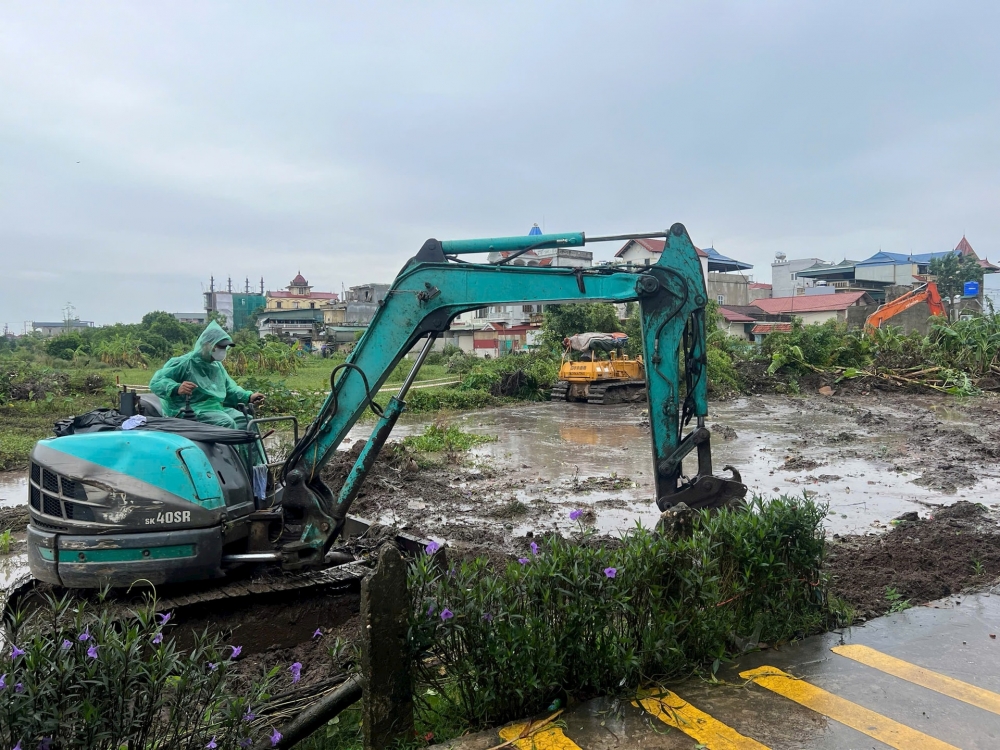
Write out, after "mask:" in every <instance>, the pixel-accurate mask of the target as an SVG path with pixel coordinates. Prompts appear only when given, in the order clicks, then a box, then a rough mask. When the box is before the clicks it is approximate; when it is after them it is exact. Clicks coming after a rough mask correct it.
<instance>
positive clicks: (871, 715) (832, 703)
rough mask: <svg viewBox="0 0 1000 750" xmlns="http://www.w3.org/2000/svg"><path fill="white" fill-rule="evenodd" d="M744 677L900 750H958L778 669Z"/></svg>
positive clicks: (755, 672)
mask: <svg viewBox="0 0 1000 750" xmlns="http://www.w3.org/2000/svg"><path fill="white" fill-rule="evenodd" d="M740 677H742V678H743V679H745V680H753V681H754V682H756V683H757V684H758V685H760V686H761V687H763V688H767V689H768V690H770V691H771V692H774V693H777V694H778V695H782V696H784V697H785V698H788V699H789V700H793V701H795V702H796V703H798V704H799V705H802V706H805V707H806V708H811V709H812V710H813V711H816V712H817V713H821V714H823V715H824V716H827V717H829V718H831V719H833V720H834V721H839V722H840V723H841V724H846V725H847V726H849V727H851V728H852V729H857V730H858V731H859V732H863V733H864V734H867V735H868V736H869V737H874V738H875V739H876V740H879V741H880V742H884V743H885V744H887V745H889V746H890V747H894V748H897V750H958V748H956V747H955V746H954V745H949V744H948V743H947V742H942V741H941V740H939V739H936V738H934V737H931V736H930V735H929V734H924V733H923V732H918V731H917V730H916V729H910V727H908V726H906V725H905V724H900V723H899V722H898V721H893V720H892V719H890V718H888V717H887V716H882V714H877V713H875V712H874V711H869V710H868V709H867V708H865V707H864V706H859V705H858V704H857V703H852V702H851V701H849V700H847V699H846V698H841V697H840V696H838V695H834V694H833V693H828V692H827V691H826V690H823V689H821V688H818V687H816V686H815V685H810V684H809V683H808V682H805V681H804V680H797V679H795V678H794V677H792V676H791V675H788V674H785V673H784V672H782V671H781V670H780V669H776V668H775V667H760V668H759V669H751V670H749V671H747V672H740Z"/></svg>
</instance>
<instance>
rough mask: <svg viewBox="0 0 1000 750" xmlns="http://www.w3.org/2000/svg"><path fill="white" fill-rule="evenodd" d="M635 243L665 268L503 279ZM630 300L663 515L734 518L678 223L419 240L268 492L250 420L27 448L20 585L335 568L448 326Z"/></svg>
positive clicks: (551, 271) (691, 261)
mask: <svg viewBox="0 0 1000 750" xmlns="http://www.w3.org/2000/svg"><path fill="white" fill-rule="evenodd" d="M643 237H660V238H665V239H666V247H665V249H664V251H663V254H662V255H661V256H660V259H659V261H658V262H657V263H656V264H654V265H652V266H648V267H641V268H631V267H596V268H545V267H531V266H517V265H512V264H511V261H513V260H514V259H516V258H517V257H519V256H521V255H523V254H525V253H527V252H529V251H530V250H538V249H543V248H561V247H567V248H569V247H580V246H582V245H584V244H589V243H592V242H600V241H621V240H626V239H634V238H643ZM499 251H503V252H502V253H501V254H502V255H503V256H504V257H503V258H502V259H501V260H500V261H498V262H496V263H491V264H486V263H474V262H469V261H467V260H465V259H463V257H462V256H468V255H474V254H480V255H484V254H488V253H494V252H499ZM633 301H637V302H638V304H639V308H640V311H641V319H642V336H643V352H644V356H643V361H644V364H645V380H646V393H647V399H648V404H649V421H650V429H651V433H652V434H651V437H652V445H653V463H654V468H655V484H656V502H657V504H658V506H659V507H660V509H661V510H665V509H668V508H670V507H672V506H674V505H676V504H678V503H681V502H683V503H686V504H687V505H688V506H689V507H691V508H695V509H701V508H717V507H722V506H725V505H732V504H739V503H740V501H741V500H742V498H743V497H744V496H745V495H746V491H747V488H746V486H745V485H744V484H743V483H742V481H741V480H740V476H739V474H738V473H737V472H736V470H735V469H732V468H731V467H726V468H727V469H729V470H730V471H731V472H732V478H723V477H719V476H716V475H714V474H713V473H712V453H711V447H710V433H709V431H708V429H707V428H706V426H705V417H706V415H707V413H708V404H707V396H706V393H707V382H706V381H707V370H706V360H705V355H706V352H705V304H706V293H705V282H704V278H703V276H702V270H701V264H700V262H699V260H698V256H697V254H696V252H695V249H694V246H693V245H692V243H691V239H690V238H689V237H688V233H687V230H685V228H684V227H683V226H682V225H681V224H675V225H674V226H673V227H672V228H671V229H670V230H669V231H667V232H658V233H652V234H633V235H617V236H611V237H586V236H585V235H584V234H583V233H582V232H581V233H566V234H542V235H534V236H531V235H529V236H521V237H499V238H492V239H474V240H456V241H438V240H434V239H431V240H427V242H425V243H424V245H423V247H421V248H420V251H419V252H418V253H417V254H416V255H415V256H414V257H413V258H411V259H410V260H409V261H408V262H407V263H406V265H405V266H404V267H403V269H402V270H401V271H400V272H399V275H398V276H397V277H396V279H395V281H394V282H393V284H392V286H391V288H390V289H389V292H388V294H387V296H386V298H385V301H384V302H383V303H382V304H381V305H380V307H379V309H378V311H377V312H376V314H375V316H374V318H373V320H372V322H371V325H370V326H369V327H368V330H367V331H366V332H365V334H364V336H363V337H362V338H361V339H360V340H359V341H358V342H357V344H356V345H355V348H354V350H353V351H352V352H351V354H350V356H349V358H348V359H347V361H346V362H345V363H343V364H340V365H338V366H337V367H335V368H333V371H332V373H331V375H330V386H331V387H330V393H329V394H328V396H327V398H326V400H325V402H324V403H323V405H322V407H321V408H320V410H319V413H318V414H317V415H316V417H315V419H314V420H313V422H312V423H311V424H310V425H309V426H308V428H306V429H305V430H304V431H303V434H302V436H301V438H298V439H297V440H296V442H295V445H294V448H293V449H292V450H291V451H290V453H289V455H288V456H287V458H286V459H285V460H284V461H283V462H281V463H280V464H279V463H278V462H275V463H274V464H272V465H271V469H272V470H270V471H268V472H267V476H266V477H265V476H263V472H262V471H260V470H261V469H262V468H265V467H267V466H268V463H267V457H266V453H265V450H264V442H263V440H262V434H261V427H262V426H265V425H266V423H269V422H273V421H276V420H280V419H292V418H291V417H268V418H265V419H251V420H250V422H249V425H248V427H247V429H246V430H226V429H223V428H217V427H212V426H210V425H203V424H201V423H197V422H193V421H189V420H185V419H174V418H163V417H162V416H159V414H160V412H159V410H158V409H157V405H156V399H155V397H150V396H142V398H141V399H140V403H139V404H138V405H137V407H138V409H139V410H140V411H141V412H142V413H143V415H144V416H145V417H146V419H145V424H139V425H138V426H135V427H134V429H122V425H121V424H120V423H118V422H116V421H115V420H111V422H110V424H109V423H108V420H102V419H94V420H89V421H88V420H83V421H81V420H80V418H77V420H76V421H75V424H77V426H78V429H75V430H73V431H72V432H71V434H65V433H64V434H62V436H59V437H53V438H49V439H45V440H41V441H39V442H38V444H37V445H36V446H35V448H34V450H33V452H32V455H31V465H30V468H29V477H28V480H29V481H28V492H29V498H28V500H29V509H30V515H31V521H30V524H29V526H28V533H27V541H28V562H29V566H30V570H31V573H32V575H33V576H34V578H35V579H38V580H40V581H43V582H46V583H49V584H54V585H57V586H63V587H68V588H76V589H94V588H99V587H104V586H111V587H126V586H130V585H131V584H133V582H135V581H140V580H142V581H146V582H148V583H151V584H154V585H161V584H172V583H179V582H190V581H197V580H209V579H218V578H224V577H226V576H227V575H229V574H230V573H231V571H233V570H234V569H238V568H240V567H241V566H242V567H243V568H244V569H245V567H246V566H247V565H248V564H261V563H265V564H270V565H273V566H280V570H281V571H282V572H283V573H285V572H303V571H309V570H315V569H319V568H323V566H329V565H330V562H329V558H328V553H329V552H330V550H331V547H332V546H333V544H334V542H335V540H337V538H338V537H339V536H340V535H342V534H343V535H348V534H350V533H351V532H352V528H353V530H354V531H357V524H358V522H357V520H356V519H352V517H351V516H350V515H348V511H349V510H350V508H351V503H352V501H353V500H354V498H355V497H357V495H358V491H359V489H360V488H361V486H362V484H363V482H364V481H365V477H366V475H367V474H368V472H369V471H370V469H371V468H372V465H373V463H374V462H375V459H376V457H377V456H378V454H379V451H380V449H381V448H382V446H383V445H384V443H385V441H386V439H387V438H388V437H389V434H390V432H391V431H392V429H393V425H394V424H395V423H396V420H397V419H398V418H399V415H400V414H401V413H402V411H403V409H404V407H405V398H406V394H407V391H408V390H409V388H410V386H411V385H412V384H413V382H414V380H415V378H416V376H417V372H418V371H419V369H420V366H421V364H422V363H423V361H424V359H425V358H426V357H427V355H428V354H429V353H430V351H431V347H432V346H433V344H434V340H435V338H436V337H437V336H439V335H440V334H441V333H443V332H444V331H446V330H447V329H448V326H449V324H450V323H451V321H452V320H453V319H454V318H455V317H456V316H457V315H459V314H461V313H463V312H467V311H471V310H475V309H478V308H482V307H486V306H488V305H512V304H521V303H523V302H524V303H526V302H534V303H538V302H541V303H543V304H558V303H581V302H613V303H620V302H633ZM421 340H422V341H423V343H422V344H421ZM416 347H420V352H419V354H418V355H417V357H416V359H415V362H414V364H413V368H412V370H411V371H410V373H409V375H408V376H407V378H406V380H405V381H404V382H403V384H402V387H401V388H400V389H399V392H398V393H397V395H396V396H394V397H393V398H391V399H390V400H389V402H388V404H387V405H386V406H385V407H380V406H379V405H378V404H377V403H376V402H375V401H374V398H373V397H374V395H375V393H376V392H377V391H378V389H379V387H380V386H381V385H382V384H383V383H384V382H385V381H386V379H387V377H388V376H389V374H390V373H391V372H392V371H393V368H394V367H395V366H396V365H397V364H398V363H399V362H400V361H401V360H402V359H403V358H404V356H405V355H406V354H407V353H408V352H410V351H411V350H412V349H414V348H416ZM367 408H371V409H372V410H373V411H374V412H376V414H377V415H378V421H377V423H376V424H375V426H374V429H373V430H372V433H371V437H369V438H368V440H367V442H366V444H365V445H364V446H363V448H362V450H361V452H360V454H358V456H357V460H356V462H355V463H354V465H353V467H352V468H351V470H350V472H349V473H348V475H347V478H346V480H345V481H344V483H343V485H342V486H341V487H328V486H327V485H326V484H325V483H324V482H323V480H322V479H321V477H320V470H321V468H322V467H323V465H324V464H325V463H326V462H327V461H328V460H329V459H330V458H331V457H332V456H333V455H334V453H335V451H336V450H337V447H338V446H339V445H340V444H341V442H342V441H343V440H344V438H345V437H346V436H347V433H348V431H349V430H350V429H351V427H353V426H354V425H355V424H356V423H357V421H358V419H359V418H360V417H361V415H362V414H363V413H364V411H365V409H367ZM692 420H693V421H694V424H693V425H692V424H691V423H692ZM138 421H139V422H141V421H142V420H138ZM128 426H129V427H133V425H131V424H130V425H128ZM296 432H297V427H296ZM692 453H693V454H695V455H696V457H697V468H696V470H695V471H694V473H690V474H689V475H685V474H684V471H683V464H684V459H685V457H687V456H689V455H690V454H692ZM352 524H354V526H353V527H352Z"/></svg>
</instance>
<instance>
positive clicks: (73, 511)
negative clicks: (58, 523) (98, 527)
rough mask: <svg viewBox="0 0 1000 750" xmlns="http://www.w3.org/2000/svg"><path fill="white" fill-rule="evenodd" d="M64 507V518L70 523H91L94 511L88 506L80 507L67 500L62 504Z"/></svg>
mask: <svg viewBox="0 0 1000 750" xmlns="http://www.w3.org/2000/svg"><path fill="white" fill-rule="evenodd" d="M63 505H65V507H66V518H68V519H70V520H71V521H93V520H94V509H93V508H91V507H90V506H89V505H80V504H79V503H72V502H70V501H69V500H67V501H66V502H65V503H63Z"/></svg>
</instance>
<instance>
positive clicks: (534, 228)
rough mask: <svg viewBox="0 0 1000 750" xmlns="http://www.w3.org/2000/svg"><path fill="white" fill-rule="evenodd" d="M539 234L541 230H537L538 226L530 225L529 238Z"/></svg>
mask: <svg viewBox="0 0 1000 750" xmlns="http://www.w3.org/2000/svg"><path fill="white" fill-rule="evenodd" d="M541 233H542V230H541V229H539V228H538V224H532V225H531V231H530V232H528V236H529V237H531V236H533V235H536V234H541Z"/></svg>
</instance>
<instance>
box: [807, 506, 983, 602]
mask: <svg viewBox="0 0 1000 750" xmlns="http://www.w3.org/2000/svg"><path fill="white" fill-rule="evenodd" d="M826 571H827V574H828V575H829V577H830V588H829V591H830V594H831V595H833V596H837V597H840V598H841V599H843V600H844V601H846V602H847V603H848V604H849V605H850V606H851V607H853V608H854V610H855V614H856V616H857V617H858V618H859V619H861V620H867V619H871V618H873V617H878V616H880V615H884V614H886V613H888V612H892V611H898V610H900V609H903V608H906V607H907V606H913V605H918V604H925V603H927V602H931V601H934V600H937V599H943V598H945V597H947V596H951V595H954V594H957V593H959V592H961V591H965V590H969V589H983V588H989V587H991V586H992V585H993V584H994V583H995V582H996V581H997V580H998V578H1000V513H998V512H997V511H996V510H994V509H990V508H986V507H984V506H982V505H978V504H975V503H970V502H967V501H959V502H957V503H955V504H954V505H950V506H947V507H944V508H941V509H939V510H936V511H935V512H934V513H933V514H931V515H930V516H928V517H926V518H914V516H913V514H910V515H908V516H907V517H905V518H901V519H899V520H897V521H896V522H895V523H894V524H893V528H892V529H891V530H890V531H888V532H886V533H885V534H881V535H876V536H848V537H843V538H839V539H835V540H832V541H831V542H829V543H828V545H827V563H826Z"/></svg>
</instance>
